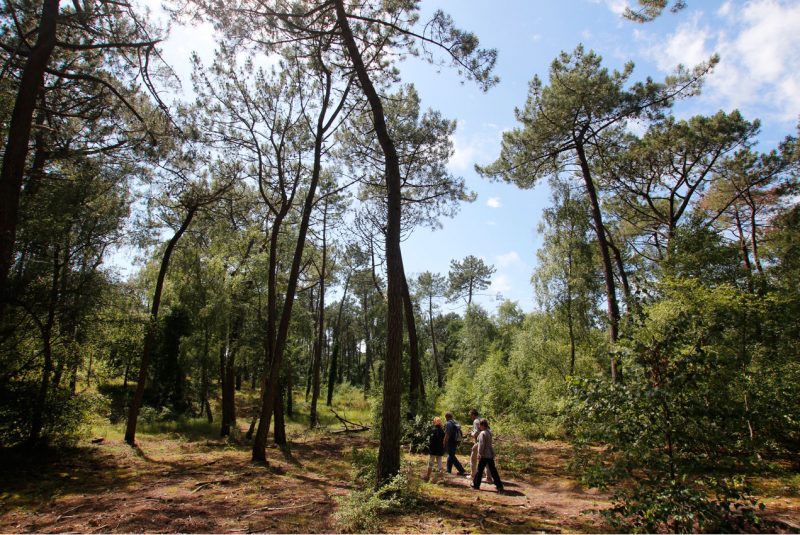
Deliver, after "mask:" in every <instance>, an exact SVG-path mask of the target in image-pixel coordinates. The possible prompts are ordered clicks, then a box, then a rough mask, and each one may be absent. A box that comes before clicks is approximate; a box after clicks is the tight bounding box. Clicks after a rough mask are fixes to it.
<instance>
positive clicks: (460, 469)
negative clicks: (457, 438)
mask: <svg viewBox="0 0 800 535" xmlns="http://www.w3.org/2000/svg"><path fill="white" fill-rule="evenodd" d="M452 455H453V466H455V467H456V470H458V475H460V476H463V475H465V474H466V472H465V471H464V467H463V466H461V462H459V460H458V458H457V457H456V449H455V448H453V453H452Z"/></svg>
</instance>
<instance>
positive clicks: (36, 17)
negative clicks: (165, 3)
mask: <svg viewBox="0 0 800 535" xmlns="http://www.w3.org/2000/svg"><path fill="white" fill-rule="evenodd" d="M0 19H2V21H3V28H4V31H3V34H2V36H0V49H1V50H2V52H3V54H4V56H5V57H4V61H3V63H4V65H5V66H6V70H7V72H8V73H9V75H10V76H12V77H14V78H15V79H16V80H18V82H17V84H16V97H15V99H14V104H13V111H12V112H11V114H10V119H9V122H8V129H7V132H5V138H6V140H7V141H6V142H5V146H4V156H3V165H2V170H0V318H2V315H3V311H4V309H5V305H6V304H7V302H8V300H9V298H10V295H9V288H8V287H7V278H8V274H9V270H10V269H11V265H12V262H13V254H14V245H15V240H16V232H17V224H18V218H19V206H20V199H21V192H22V188H23V184H24V181H25V167H26V162H27V159H28V158H27V157H28V152H29V150H30V142H31V132H32V127H33V124H34V122H37V123H41V122H44V121H46V120H49V118H48V117H47V116H48V115H49V116H53V115H56V116H58V115H59V114H62V113H63V114H64V115H65V116H68V117H70V118H71V119H72V120H73V121H74V120H75V119H78V118H80V119H85V120H88V121H89V122H91V123H93V124H96V125H100V124H102V123H103V120H105V121H108V122H111V123H113V122H115V117H114V115H113V113H112V114H107V113H104V112H109V111H111V110H112V109H115V108H116V110H118V109H119V108H117V106H107V108H106V109H105V110H102V108H101V111H100V112H99V113H98V112H97V111H96V112H95V113H94V114H92V115H89V116H81V111H83V110H81V107H82V106H81V104H82V103H83V102H85V100H93V99H97V98H99V99H105V100H108V99H109V98H110V99H111V100H112V101H115V103H116V104H119V105H120V106H121V107H124V108H126V109H127V110H128V111H129V112H130V113H131V114H132V115H133V116H135V117H136V119H138V120H139V121H140V122H141V123H143V124H145V125H146V124H147V122H148V119H147V117H146V116H147V113H146V108H147V103H146V101H143V99H141V98H139V96H138V95H137V89H136V88H137V86H138V84H140V83H141V81H142V80H144V82H145V85H146V86H147V87H148V89H151V90H152V89H153V85H152V81H151V73H150V68H149V67H150V65H151V64H152V65H155V64H156V63H157V60H158V59H159V57H158V52H157V51H156V49H155V45H156V44H157V43H158V42H159V39H160V36H159V35H158V33H157V32H154V31H153V29H152V27H151V26H150V25H149V24H147V22H146V20H144V19H143V18H142V17H141V16H140V15H139V14H137V13H136V11H135V10H134V9H133V8H132V7H131V6H130V5H121V4H118V3H115V2H97V3H80V2H73V3H72V4H71V5H70V6H65V7H64V8H63V9H62V8H61V7H60V2H59V1H58V0H44V1H42V2H6V3H5V4H4V6H3V9H2V10H1V11H0ZM153 34H155V35H156V36H155V37H153ZM34 36H35V40H34ZM51 88H56V89H60V90H65V89H66V90H67V91H70V90H73V91H74V92H75V93H76V94H80V95H81V98H79V99H78V100H77V103H78V107H77V109H76V108H75V107H73V106H74V104H76V101H72V102H70V103H69V106H70V107H69V108H68V109H64V108H59V107H58V106H52V101H51V99H50V93H52V91H49V90H50V89H51ZM156 100H157V98H156ZM145 130H148V128H147V127H145ZM139 133H140V132H137V131H136V130H130V131H126V129H124V128H122V129H119V130H117V131H116V132H114V133H113V134H110V135H109V136H108V138H107V139H106V140H105V141H106V143H105V144H100V145H99V146H98V145H95V146H92V147H91V151H92V152H95V153H96V152H97V151H99V150H103V149H104V148H105V149H108V148H111V147H113V146H115V145H116V146H119V145H122V144H125V143H126V142H127V141H128V139H126V138H135V137H137V136H138V134H139ZM37 135H38V134H37ZM117 135H119V137H115V136H117ZM147 137H148V138H150V140H153V139H155V138H154V136H153V134H152V133H149V132H148V136H147ZM112 138H113V139H112ZM36 143H38V141H37V142H36ZM103 145H105V147H104V146H103ZM87 148H88V147H87Z"/></svg>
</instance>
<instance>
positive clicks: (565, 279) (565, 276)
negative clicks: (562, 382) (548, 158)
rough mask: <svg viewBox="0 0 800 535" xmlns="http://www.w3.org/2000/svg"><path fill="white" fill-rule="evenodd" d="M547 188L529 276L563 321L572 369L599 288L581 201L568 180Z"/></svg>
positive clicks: (592, 317) (592, 315) (591, 324)
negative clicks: (547, 203)
mask: <svg viewBox="0 0 800 535" xmlns="http://www.w3.org/2000/svg"><path fill="white" fill-rule="evenodd" d="M551 188H552V192H553V193H552V197H553V207H552V208H548V209H545V211H544V215H543V217H542V219H543V221H542V223H541V224H540V225H539V232H540V233H542V235H543V237H544V246H543V247H542V248H541V249H540V250H539V251H538V252H537V257H538V259H539V264H538V266H537V269H536V271H535V273H534V275H533V279H532V282H533V284H534V288H535V289H536V294H537V297H538V299H539V301H540V303H542V305H544V307H545V309H546V310H548V311H550V312H551V313H553V314H554V316H555V318H556V319H557V320H558V321H560V322H563V323H564V324H565V325H566V328H567V332H568V339H569V368H568V375H572V374H573V373H574V371H575V358H576V351H577V346H578V344H580V343H581V341H582V340H586V339H587V336H588V335H589V333H590V332H591V330H592V329H593V327H594V324H595V317H596V310H595V309H596V305H595V303H597V301H598V300H599V297H600V292H601V289H600V288H599V287H598V284H597V273H596V262H595V255H594V252H593V246H594V244H593V243H592V240H591V225H590V215H589V214H588V213H587V211H586V203H585V202H582V201H583V199H581V196H580V193H576V192H574V191H573V190H572V188H571V187H570V184H569V183H567V182H564V181H559V180H553V181H551Z"/></svg>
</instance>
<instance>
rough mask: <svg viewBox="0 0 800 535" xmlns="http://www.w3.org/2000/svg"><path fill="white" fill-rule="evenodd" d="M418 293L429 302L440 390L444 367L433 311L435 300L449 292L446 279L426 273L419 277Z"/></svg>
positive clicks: (432, 347) (434, 356)
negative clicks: (438, 347)
mask: <svg viewBox="0 0 800 535" xmlns="http://www.w3.org/2000/svg"><path fill="white" fill-rule="evenodd" d="M416 287H417V293H418V295H419V296H420V297H421V298H422V299H425V300H427V301H428V328H429V332H430V337H431V350H432V352H433V366H434V369H435V371H436V384H437V385H438V386H439V388H442V386H443V385H444V367H443V366H442V362H441V357H440V356H439V353H438V351H437V348H436V330H435V329H434V322H433V311H434V305H433V301H434V299H437V298H440V297H444V295H445V293H446V291H447V285H446V279H445V278H444V276H442V275H440V274H438V273H431V272H430V271H425V272H423V273H420V274H419V275H418V276H417V284H416Z"/></svg>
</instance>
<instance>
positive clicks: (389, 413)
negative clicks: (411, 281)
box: [335, 0, 404, 487]
mask: <svg viewBox="0 0 800 535" xmlns="http://www.w3.org/2000/svg"><path fill="white" fill-rule="evenodd" d="M335 5H336V18H337V21H338V23H339V28H340V29H341V32H342V37H343V38H344V42H345V46H346V47H347V50H348V53H349V54H350V59H351V61H352V62H353V67H354V68H355V72H356V75H357V77H358V81H359V84H360V85H361V89H362V91H363V92H364V94H365V96H366V97H367V100H368V101H369V105H370V109H371V111H372V119H373V126H374V127H375V135H376V136H377V138H378V142H379V143H380V146H381V150H382V151H383V155H384V159H385V162H384V163H385V175H386V177H385V178H386V196H387V199H386V200H387V205H386V208H387V217H386V278H387V285H388V289H387V314H386V315H387V317H386V324H387V325H386V327H387V329H386V331H387V335H386V358H385V364H384V382H383V411H382V417H381V435H380V436H381V438H380V448H379V451H378V471H377V478H376V485H377V486H378V487H380V486H382V485H383V484H385V483H386V482H388V481H389V480H390V479H391V478H392V477H394V476H395V474H397V473H398V472H399V471H400V397H401V380H400V374H401V368H402V358H403V279H404V277H403V257H402V252H401V249H400V223H401V202H402V201H401V178H400V160H399V158H398V156H397V150H396V149H395V146H394V142H393V141H392V138H391V136H390V135H389V131H388V129H387V127H386V116H385V114H384V111H383V103H382V102H381V98H380V96H379V95H378V93H377V91H376V90H375V87H374V86H373V84H372V80H371V79H370V77H369V72H368V71H367V68H366V66H365V65H364V60H363V59H362V57H361V52H360V51H359V50H358V45H357V44H356V40H355V38H354V36H353V32H352V30H351V28H350V22H349V21H348V20H347V13H346V12H345V7H344V0H335Z"/></svg>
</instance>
